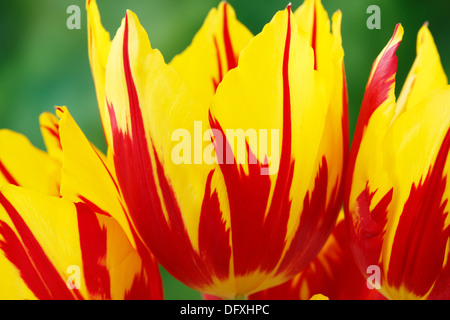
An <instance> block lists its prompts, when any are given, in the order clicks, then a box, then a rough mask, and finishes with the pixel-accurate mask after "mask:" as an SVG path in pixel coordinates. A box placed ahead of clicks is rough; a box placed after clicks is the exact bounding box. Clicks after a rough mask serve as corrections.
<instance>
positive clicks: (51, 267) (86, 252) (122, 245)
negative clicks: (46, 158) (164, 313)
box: [0, 185, 154, 300]
mask: <svg viewBox="0 0 450 320" xmlns="http://www.w3.org/2000/svg"><path fill="white" fill-rule="evenodd" d="M0 205H1V206H0V250H1V253H2V254H1V255H0V272H1V273H0V274H1V278H0V299H8V300H9V299H44V300H47V299H59V300H61V299H64V300H71V299H149V298H151V297H152V290H154V288H153V289H152V287H151V284H152V281H153V280H152V279H150V278H149V275H148V274H147V272H146V269H145V268H144V265H143V263H142V259H141V258H140V256H139V255H138V253H137V251H136V250H135V249H134V248H133V247H132V245H131V244H130V242H129V241H128V238H127V237H126V235H125V233H124V232H123V231H122V229H121V227H120V226H119V224H118V223H117V222H116V221H115V220H114V219H113V218H111V217H110V216H107V215H105V214H98V213H95V212H94V211H92V210H90V208H89V207H88V206H87V205H85V204H83V203H76V204H75V203H73V202H71V201H68V200H66V199H60V198H58V197H51V196H47V195H43V194H42V193H39V192H36V191H32V190H28V189H25V188H22V187H17V186H13V185H4V186H3V187H2V188H0ZM77 270H78V272H79V274H78V277H79V280H78V281H79V282H77V281H76V280H74V281H75V282H74V283H72V282H71V279H70V276H71V274H72V273H73V272H76V271H77Z"/></svg>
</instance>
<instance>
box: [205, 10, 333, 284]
mask: <svg viewBox="0 0 450 320" xmlns="http://www.w3.org/2000/svg"><path fill="white" fill-rule="evenodd" d="M324 86H325V85H324V81H323V79H322V78H321V77H320V75H319V74H318V73H317V72H315V71H314V54H313V50H312V48H311V47H310V45H309V43H308V41H307V39H306V37H302V36H300V33H299V32H298V27H297V25H296V22H295V21H294V19H291V11H290V6H289V7H288V8H287V9H286V10H284V11H282V12H278V13H277V14H276V15H275V17H274V18H273V19H272V21H271V22H270V23H269V24H267V25H266V26H265V27H264V29H263V31H262V32H261V33H260V34H259V35H257V36H256V37H255V38H254V39H253V40H252V41H251V43H250V44H249V45H248V46H247V47H246V48H245V49H244V50H243V51H242V52H241V55H240V58H239V65H238V67H237V68H236V69H233V70H231V71H229V72H228V73H227V74H226V75H225V77H224V79H223V81H222V83H221V85H220V86H219V88H218V90H217V92H216V95H215V97H214V99H213V102H212V107H211V119H210V122H211V127H212V128H215V129H217V130H219V131H220V132H222V134H223V135H224V136H225V137H226V143H224V145H223V146H222V149H220V146H217V151H218V153H221V154H222V157H223V159H225V156H226V157H228V155H229V154H230V153H231V155H232V156H233V157H234V159H233V160H234V162H235V163H234V162H233V163H232V164H230V163H223V164H221V165H220V170H221V172H222V174H223V176H224V181H225V184H226V189H227V193H228V197H229V203H230V209H229V210H230V211H229V214H225V215H224V216H225V217H227V219H229V220H230V225H231V230H232V232H231V236H232V244H233V261H234V272H235V276H236V277H237V278H236V286H237V291H238V292H240V291H242V292H245V291H250V292H251V291H252V290H258V289H263V288H264V287H265V286H273V285H275V284H277V283H280V282H283V280H285V279H286V278H289V277H291V276H293V275H294V274H295V273H297V272H298V271H299V270H300V269H301V268H303V267H304V266H306V264H307V263H309V262H310V261H311V259H312V258H313V257H314V256H315V255H316V253H317V251H318V250H319V249H320V247H321V245H322V244H323V243H324V241H325V239H326V237H327V235H328V234H329V232H330V231H331V227H332V225H333V223H334V221H335V218H336V216H337V213H338V211H337V210H336V212H335V213H334V214H329V215H328V214H327V212H328V211H327V210H326V209H325V207H327V204H326V202H324V201H323V197H324V194H325V193H326V192H327V190H328V166H329V165H328V164H327V159H325V158H324V157H323V156H322V155H321V154H319V148H320V143H321V139H322V133H323V130H324V124H325V118H326V114H327V107H328V105H327V103H326V102H325V101H324V100H325V97H326V95H327V93H326V91H325V90H324ZM259 128H262V129H266V130H267V131H266V132H264V133H260V132H256V133H255V135H256V137H257V139H253V138H252V137H250V134H248V135H247V136H246V137H245V148H241V149H237V148H236V141H235V140H234V139H235V136H233V135H230V134H229V133H228V130H237V129H241V130H242V131H243V132H249V131H248V130H250V131H251V130H255V129H259ZM271 130H275V131H276V132H280V133H279V136H280V138H281V141H282V143H279V142H280V141H275V142H276V143H275V146H273V144H272V145H271V146H270V147H269V146H267V148H265V149H264V150H263V152H261V150H260V149H259V148H260V144H258V143H257V142H258V140H261V139H264V138H263V134H266V136H267V132H271ZM258 134H259V136H258ZM272 139H274V138H272ZM238 148H239V146H238ZM240 150H241V151H242V150H243V151H244V154H242V153H240V154H239V151H240ZM258 151H259V152H258ZM270 154H271V155H272V157H271V159H270V160H271V161H270V163H268V159H269V157H268V155H270ZM274 154H276V155H277V156H274ZM278 155H279V156H278ZM252 159H253V163H251V160H252ZM276 162H278V164H277V165H276V166H274V164H276ZM268 165H269V168H270V166H271V165H272V166H273V167H272V169H276V170H275V171H274V172H273V174H272V175H262V174H261V172H262V171H261V169H263V167H266V168H267V166H268ZM278 169H279V170H278ZM277 171H278V172H277ZM332 192H333V191H332ZM334 192H335V191H334ZM319 199H321V200H320V201H319ZM313 217H314V218H313ZM324 230H327V231H324ZM322 237H323V239H322ZM306 238H308V241H309V243H313V245H311V246H309V247H306V248H305V242H304V241H305V239H306ZM315 245H317V246H318V247H315ZM300 248H302V250H300ZM262 252H263V253H264V254H263V255H262V254H261V253H262ZM294 252H295V254H294ZM268 274H270V276H268ZM251 275H252V276H251ZM241 277H242V278H241ZM270 277H273V278H272V280H270V281H269V280H263V279H266V278H270ZM240 278H241V279H244V280H245V281H244V280H242V281H240V280H239V279H240Z"/></svg>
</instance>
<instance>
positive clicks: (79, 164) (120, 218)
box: [57, 107, 162, 299]
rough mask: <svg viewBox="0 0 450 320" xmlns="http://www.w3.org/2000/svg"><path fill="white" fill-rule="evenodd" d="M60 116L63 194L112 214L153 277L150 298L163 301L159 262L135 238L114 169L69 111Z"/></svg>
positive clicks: (62, 108) (59, 114) (95, 209)
mask: <svg viewBox="0 0 450 320" xmlns="http://www.w3.org/2000/svg"><path fill="white" fill-rule="evenodd" d="M57 114H58V116H59V117H60V118H61V120H60V135H61V144H62V148H63V154H64V162H63V168H62V178H61V179H62V182H61V195H62V196H63V197H65V198H68V199H70V200H72V201H82V202H84V203H86V204H87V205H88V206H89V207H90V208H91V209H92V210H93V211H96V212H101V213H103V214H104V215H108V216H109V215H110V216H112V217H113V218H114V219H115V220H116V221H117V222H118V223H119V224H120V226H121V227H122V228H123V230H124V232H125V234H126V235H127V238H128V240H129V241H130V242H131V244H132V246H133V247H134V248H136V249H137V250H138V252H139V254H140V255H141V258H142V259H143V263H144V267H145V268H146V270H147V274H148V275H149V276H150V280H151V281H152V284H151V286H150V288H151V290H150V292H149V293H148V294H150V298H152V299H160V298H162V291H161V283H160V281H161V279H160V275H159V271H158V267H157V263H156V261H155V259H154V258H153V256H152V255H151V254H150V253H149V252H148V249H147V248H146V247H145V246H144V245H142V244H141V243H140V242H141V240H140V239H139V237H138V236H137V235H136V231H135V229H134V227H133V225H132V224H131V221H130V217H129V213H128V211H127V206H126V204H125V202H124V201H123V197H122V194H121V191H120V188H119V186H118V183H117V178H116V177H115V172H114V170H113V168H111V167H110V166H109V165H108V164H107V162H106V159H105V158H104V156H102V154H101V152H100V151H98V150H97V149H96V148H95V147H94V146H92V145H91V144H90V143H89V141H88V140H87V138H86V137H85V136H84V134H83V133H82V131H81V130H80V128H79V127H78V126H77V124H76V123H75V121H74V120H73V118H72V116H71V115H70V113H69V112H68V110H67V108H65V107H61V108H58V109H57Z"/></svg>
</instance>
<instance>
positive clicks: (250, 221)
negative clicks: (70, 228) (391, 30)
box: [73, 0, 348, 297]
mask: <svg viewBox="0 0 450 320" xmlns="http://www.w3.org/2000/svg"><path fill="white" fill-rule="evenodd" d="M87 7H88V13H89V15H90V18H89V23H90V29H89V30H90V31H89V35H90V57H91V65H92V70H93V76H94V81H95V84H96V88H97V94H98V99H99V108H100V114H101V118H102V122H103V127H104V130H105V136H106V139H107V142H108V147H109V152H108V155H109V157H108V161H111V162H113V166H111V167H114V169H115V170H114V172H115V174H114V175H115V176H117V183H118V187H119V188H120V192H121V194H122V195H123V199H124V203H125V204H126V207H127V217H129V221H130V223H131V225H132V229H133V230H136V232H137V234H138V235H139V238H140V239H142V241H143V243H144V244H145V245H146V246H147V247H148V248H149V249H150V250H151V251H152V253H153V254H154V255H155V257H156V258H157V259H158V261H159V262H160V263H161V264H162V265H163V266H164V267H165V268H166V269H167V270H168V271H169V272H170V273H171V274H172V275H174V276H175V277H176V278H178V279H179V280H181V281H182V282H184V283H185V284H187V285H189V286H191V287H192V288H195V289H197V290H199V291H202V292H207V293H211V294H215V295H217V296H221V297H235V296H240V295H248V294H250V293H252V292H256V291H258V290H262V289H265V288H268V287H271V286H274V285H277V284H280V283H282V282H284V281H286V280H288V279H289V278H291V277H293V276H294V275H296V274H297V273H298V272H299V271H300V270H301V269H302V268H304V267H305V266H307V265H308V263H309V262H310V261H312V260H313V259H314V257H315V255H316V254H317V252H318V251H319V250H320V248H321V247H322V245H323V244H324V242H325V241H326V239H327V237H328V235H329V234H330V232H331V230H332V228H333V226H334V223H335V220H336V217H337V214H338V212H339V208H340V206H341V201H342V193H343V192H342V181H343V168H344V163H345V161H346V153H347V147H348V141H347V140H348V133H347V130H348V129H347V110H346V109H347V103H346V86H345V76H344V69H343V50H342V46H341V37H340V20H341V14H340V12H337V13H336V14H335V15H334V16H333V21H332V32H330V21H329V19H328V15H327V13H326V12H325V10H324V9H323V7H322V5H321V4H320V1H311V0H308V1H305V4H304V5H303V6H302V7H301V8H300V9H299V10H297V11H296V12H295V13H292V12H291V9H290V6H288V8H286V10H283V11H280V12H278V13H277V14H276V15H275V16H274V18H273V19H272V21H271V22H270V23H269V24H267V25H266V26H265V28H264V29H263V31H262V32H261V33H260V34H258V35H257V36H255V37H254V38H253V39H252V41H250V39H251V35H250V33H249V32H248V31H247V30H246V29H245V27H243V26H242V25H241V24H240V23H239V22H238V21H237V20H236V18H235V14H234V11H233V9H232V8H231V6H230V5H229V4H227V3H221V4H220V5H219V7H218V9H213V10H211V12H210V14H209V15H208V17H207V19H206V20H205V23H204V25H203V26H202V28H201V29H200V31H199V33H198V34H197V35H196V37H195V38H194V40H193V42H192V44H191V45H190V46H189V47H188V49H187V50H186V51H184V52H183V53H182V54H180V55H179V56H177V57H175V58H174V60H173V61H172V62H171V63H170V64H166V63H165V61H164V59H163V57H162V55H161V53H160V52H159V51H158V50H156V49H153V48H152V47H151V45H150V42H149V39H148V37H147V34H146V32H145V31H144V29H143V28H142V26H141V25H140V23H139V21H138V19H137V17H136V15H135V14H134V13H133V12H131V11H128V12H127V14H126V16H125V18H124V19H123V21H122V25H121V27H120V28H119V30H118V31H117V34H116V36H115V37H114V39H113V41H112V42H111V43H110V42H109V41H108V40H109V36H108V35H107V34H106V31H104V29H103V27H102V26H101V24H100V19H99V16H98V10H97V7H96V4H95V1H93V0H91V1H88V3H87ZM330 53H331V54H330ZM106 56H107V59H106ZM103 70H104V73H103ZM102 88H104V91H103V89H102ZM198 123H200V124H201V127H200V128H203V129H204V130H208V131H207V132H205V134H203V132H202V129H200V131H199V130H198V127H196V124H198ZM251 128H255V129H264V130H266V131H265V132H266V134H267V132H268V131H270V130H278V131H279V132H281V134H280V136H281V141H282V142H281V143H275V144H274V143H273V144H271V146H270V148H267V149H265V150H262V151H261V150H260V149H258V144H257V142H256V141H257V140H260V139H262V136H259V137H258V136H257V139H256V140H255V139H249V138H248V137H247V138H246V139H245V144H244V145H245V146H246V147H245V148H244V149H245V155H244V156H243V159H244V161H240V160H242V159H241V158H239V157H238V155H237V154H236V153H234V152H233V150H234V149H233V146H232V145H234V141H233V139H234V138H233V137H230V136H227V134H228V129H236V130H238V129H242V130H243V131H246V130H248V129H251ZM180 129H181V130H184V131H183V132H187V133H188V134H189V137H193V138H194V140H195V139H196V138H198V137H200V142H199V143H198V144H196V145H195V142H194V150H193V161H192V154H191V151H189V154H188V156H187V157H186V156H185V155H183V160H182V161H179V162H177V163H175V161H174V160H173V150H177V149H176V147H177V145H178V146H179V143H182V142H186V141H181V142H179V143H177V141H179V140H176V139H173V133H174V132H176V130H180ZM211 129H212V130H211ZM219 136H221V137H222V138H224V139H222V140H221V141H222V143H220V139H219ZM205 137H206V138H205ZM178 138H179V137H178ZM274 139H275V138H272V140H274ZM189 142H190V141H189ZM189 142H188V143H189ZM272 142H279V141H272ZM274 145H275V146H274ZM204 150H205V153H206V151H209V152H210V153H211V152H212V153H213V154H215V156H214V157H210V158H209V160H211V158H213V160H212V161H204V160H203V159H202V156H203V155H204V153H203V151H204ZM257 150H259V151H260V152H259V153H258V152H257ZM269 155H271V156H269ZM225 157H227V159H232V160H233V161H232V163H223V161H219V159H222V160H223V159H225ZM245 159H253V160H254V162H253V163H250V161H248V162H249V163H245V162H246V161H245ZM269 159H270V161H269ZM235 162H236V163H235ZM271 167H272V168H275V169H274V170H272V171H270V168H271ZM278 168H279V170H278ZM264 169H269V171H268V172H266V173H269V175H264V174H262V172H264ZM80 186H81V185H79V186H78V187H77V188H74V189H73V190H74V191H75V192H76V193H78V194H79V195H82V196H83V197H84V198H85V199H88V200H89V197H86V196H84V195H83V188H80Z"/></svg>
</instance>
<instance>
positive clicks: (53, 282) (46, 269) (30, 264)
mask: <svg viewBox="0 0 450 320" xmlns="http://www.w3.org/2000/svg"><path fill="white" fill-rule="evenodd" d="M0 204H1V205H2V206H3V208H4V209H5V211H6V213H7V214H8V215H9V217H10V219H11V221H12V222H13V224H14V227H15V228H16V230H17V232H18V234H19V236H20V240H19V238H18V237H17V235H16V234H15V233H14V232H13V230H12V229H11V228H10V227H9V226H8V225H7V224H6V223H5V222H4V221H0V227H1V228H0V233H1V234H2V236H3V237H4V240H3V241H1V242H0V248H1V249H2V250H3V251H4V253H5V256H6V257H7V258H8V259H9V260H10V261H11V263H12V264H14V265H15V266H16V268H17V269H18V270H19V271H20V274H21V277H22V279H23V280H24V282H25V283H26V284H27V285H28V287H29V288H30V290H31V291H33V293H34V294H35V295H36V297H37V298H39V299H64V300H72V299H75V298H77V299H82V298H83V297H82V296H81V295H80V294H79V292H78V291H77V290H70V289H69V288H68V287H67V285H66V283H65V281H64V280H63V279H62V278H61V275H60V274H59V273H58V271H57V269H56V268H55V266H54V265H53V264H52V262H51V261H50V259H49V258H48V257H47V255H46V254H45V252H44V250H43V249H42V247H41V245H40V244H39V242H38V241H37V240H36V238H35V237H34V235H33V233H32V232H31V230H30V229H29V228H28V226H27V224H26V223H25V221H24V220H23V219H22V217H21V216H20V214H19V212H17V210H16V209H15V208H14V207H13V206H12V204H11V203H10V202H9V201H8V199H7V198H6V197H5V196H4V195H3V194H2V193H0Z"/></svg>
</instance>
